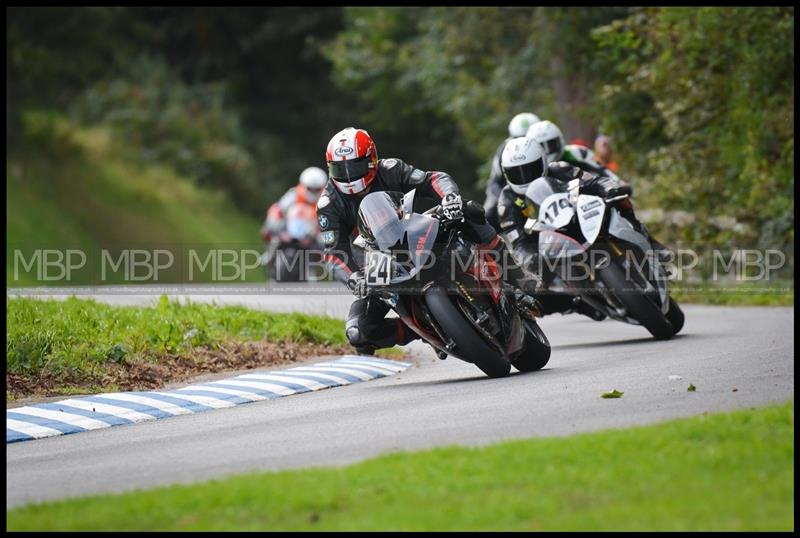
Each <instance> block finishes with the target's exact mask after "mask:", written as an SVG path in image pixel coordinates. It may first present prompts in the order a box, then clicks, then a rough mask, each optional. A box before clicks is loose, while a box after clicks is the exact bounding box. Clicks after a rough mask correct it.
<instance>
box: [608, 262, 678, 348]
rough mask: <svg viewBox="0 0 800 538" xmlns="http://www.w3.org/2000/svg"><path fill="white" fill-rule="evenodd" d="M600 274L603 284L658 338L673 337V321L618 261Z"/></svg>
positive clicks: (630, 313)
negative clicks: (632, 280) (628, 275)
mask: <svg viewBox="0 0 800 538" xmlns="http://www.w3.org/2000/svg"><path fill="white" fill-rule="evenodd" d="M599 276H600V279H601V280H602V281H603V284H605V285H606V287H607V288H608V289H609V290H610V291H611V292H612V293H613V294H614V295H615V296H616V297H617V299H619V300H620V302H621V303H622V305H623V306H624V307H625V310H627V311H628V315H629V316H630V317H632V318H634V319H636V320H637V321H639V323H641V324H642V326H643V327H644V328H645V329H647V330H648V331H649V332H650V334H652V335H653V336H654V337H655V338H656V339H657V340H667V339H669V338H672V336H673V335H674V334H675V330H674V329H673V327H672V323H670V322H669V320H668V319H667V318H666V317H665V316H664V314H663V313H662V312H661V308H660V307H659V306H658V305H656V304H655V303H654V302H653V301H651V300H650V299H649V298H648V297H647V295H645V293H644V291H643V290H642V289H641V288H639V287H638V286H637V285H636V284H634V283H633V282H630V281H628V280H627V279H626V277H625V269H623V268H622V267H621V266H620V265H619V264H618V263H617V262H616V261H612V262H611V263H609V264H608V266H606V267H604V268H602V269H600V270H599Z"/></svg>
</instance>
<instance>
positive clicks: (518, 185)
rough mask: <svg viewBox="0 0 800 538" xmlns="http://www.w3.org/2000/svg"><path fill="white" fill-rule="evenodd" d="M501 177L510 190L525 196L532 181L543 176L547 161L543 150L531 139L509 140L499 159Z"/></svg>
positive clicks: (518, 138)
mask: <svg viewBox="0 0 800 538" xmlns="http://www.w3.org/2000/svg"><path fill="white" fill-rule="evenodd" d="M500 166H502V167H503V175H504V176H505V178H506V183H507V184H508V186H509V187H511V190H513V191H514V192H516V193H517V194H525V191H526V190H527V189H528V185H530V184H531V182H533V180H535V179H538V178H540V177H542V176H543V175H545V167H546V166H547V160H546V158H545V155H544V148H542V146H541V145H539V143H538V142H537V141H536V140H534V139H533V138H528V137H526V136H520V137H517V138H514V139H512V140H509V141H508V143H507V144H506V147H504V148H503V155H502V156H501V157H500Z"/></svg>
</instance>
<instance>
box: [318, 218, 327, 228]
mask: <svg viewBox="0 0 800 538" xmlns="http://www.w3.org/2000/svg"><path fill="white" fill-rule="evenodd" d="M319 227H320V228H323V229H324V228H327V227H328V217H326V216H325V215H320V216H319Z"/></svg>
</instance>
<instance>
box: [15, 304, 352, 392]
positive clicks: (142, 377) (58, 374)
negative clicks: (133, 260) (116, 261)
mask: <svg viewBox="0 0 800 538" xmlns="http://www.w3.org/2000/svg"><path fill="white" fill-rule="evenodd" d="M6 314H7V319H8V322H7V333H6V360H7V367H6V388H7V392H6V394H7V396H8V397H11V398H17V397H22V396H28V395H31V393H38V394H42V393H43V394H45V395H52V394H69V393H74V392H75V391H78V392H80V391H88V392H97V391H99V390H107V387H109V386H115V387H118V388H120V389H121V390H131V389H132V388H134V387H139V388H154V387H155V386H161V385H163V384H166V383H169V382H171V381H177V380H179V379H185V378H187V377H190V376H191V375H192V374H197V373H201V372H208V371H224V370H227V369H237V368H239V369H244V368H252V367H256V366H264V365H269V364H277V363H281V362H291V361H292V360H294V359H296V358H298V357H302V356H307V355H309V354H318V353H324V352H325V351H328V352H347V353H352V352H353V350H352V348H350V347H349V346H346V344H347V341H346V339H345V336H344V323H343V322H342V321H341V320H338V319H333V318H327V317H320V316H309V315H305V314H277V313H271V312H262V311H255V310H249V309H247V308H244V307H237V306H225V307H220V306H215V305H210V304H193V303H187V304H181V303H179V302H177V301H169V300H167V298H166V297H165V296H162V297H161V299H160V300H159V302H158V304H157V305H156V306H154V307H120V306H109V305H105V304H102V303H97V302H95V301H93V300H91V299H77V298H75V297H71V298H68V299H66V300H64V301H58V300H38V299H29V298H7V299H6ZM37 389H40V390H37ZM137 390H138V389H137Z"/></svg>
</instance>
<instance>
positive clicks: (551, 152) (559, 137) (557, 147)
mask: <svg viewBox="0 0 800 538" xmlns="http://www.w3.org/2000/svg"><path fill="white" fill-rule="evenodd" d="M525 136H528V137H530V138H533V139H534V140H536V141H537V142H539V143H540V144H541V145H542V146H543V147H544V150H545V152H546V153H547V162H549V163H552V162H556V161H558V160H561V156H562V155H563V154H564V135H563V134H561V129H559V128H558V125H556V124H555V123H553V122H552V121H547V120H545V121H539V122H536V123H534V124H533V125H531V126H530V128H529V129H528V132H527V133H526V134H525Z"/></svg>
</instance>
